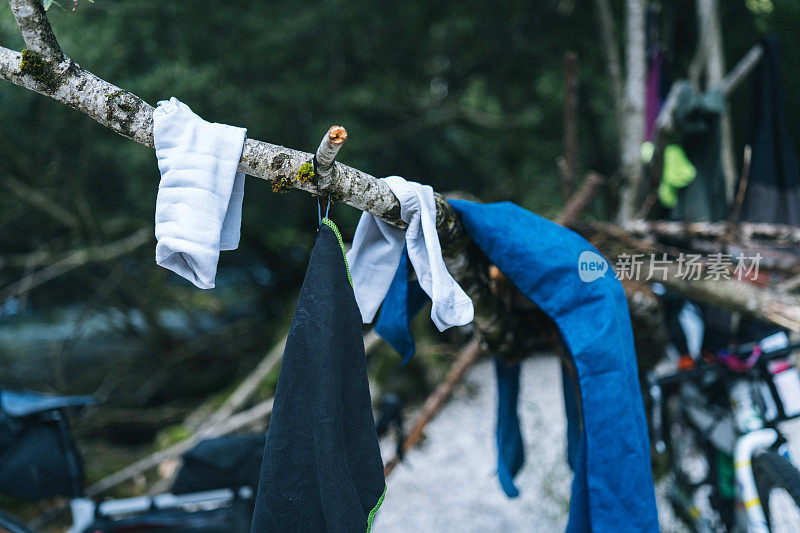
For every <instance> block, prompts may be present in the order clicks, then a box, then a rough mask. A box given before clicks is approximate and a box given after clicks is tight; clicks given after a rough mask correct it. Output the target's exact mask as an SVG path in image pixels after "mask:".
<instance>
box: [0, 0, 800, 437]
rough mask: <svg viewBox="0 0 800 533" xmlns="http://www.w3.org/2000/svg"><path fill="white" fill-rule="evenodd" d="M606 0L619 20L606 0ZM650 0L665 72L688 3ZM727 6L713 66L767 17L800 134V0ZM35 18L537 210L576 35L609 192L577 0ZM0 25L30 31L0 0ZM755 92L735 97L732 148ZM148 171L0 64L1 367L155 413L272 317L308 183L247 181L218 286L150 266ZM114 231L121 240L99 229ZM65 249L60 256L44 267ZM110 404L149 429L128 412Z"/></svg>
mask: <svg viewBox="0 0 800 533" xmlns="http://www.w3.org/2000/svg"><path fill="white" fill-rule="evenodd" d="M67 4H71V3H69V2H68V3H67ZM611 4H612V8H613V11H614V15H615V18H616V19H617V20H616V28H617V31H619V32H622V29H623V28H624V24H623V20H622V16H623V2H622V1H614V2H611ZM662 4H663V5H662V10H661V26H662V28H661V40H662V43H663V45H664V47H665V48H666V50H667V52H668V55H669V58H670V62H671V68H670V72H671V75H672V77H673V78H679V77H684V76H686V73H687V71H688V68H689V64H690V62H691V59H692V56H693V54H694V52H695V46H696V33H697V30H696V15H695V2H694V1H693V0H676V1H670V2H663V3H662ZM68 7H69V5H68ZM721 10H722V12H721V18H722V27H723V39H724V43H725V56H726V60H727V64H728V66H731V65H733V64H734V63H735V62H736V61H737V60H738V59H739V58H740V57H741V56H742V55H743V54H744V53H745V52H746V51H747V50H748V49H749V48H750V46H752V45H753V44H754V43H755V42H756V41H757V40H758V39H759V38H760V36H761V35H763V34H764V33H765V32H767V31H774V32H776V33H777V34H778V35H779V37H780V39H781V42H782V45H783V61H784V70H783V71H784V75H785V77H786V79H785V84H786V87H787V98H788V101H787V106H786V108H787V110H788V112H789V113H790V114H791V116H790V117H787V118H788V122H789V125H790V128H792V129H793V132H792V134H793V136H794V138H795V139H800V92H798V91H796V90H794V89H793V88H794V87H795V86H796V85H797V84H798V83H800V34H798V32H797V31H796V29H797V27H798V25H800V5H799V4H798V3H797V2H795V1H794V0H734V1H725V2H721ZM50 20H51V22H52V24H53V26H54V30H55V32H56V34H57V35H58V38H59V41H60V43H61V45H62V47H63V48H64V51H65V52H66V53H67V54H68V55H70V56H71V57H73V58H74V59H75V60H76V61H78V62H79V63H80V64H81V65H82V66H83V67H85V68H87V69H88V70H90V71H92V72H94V73H96V74H98V75H99V76H101V77H103V78H105V79H107V80H109V81H111V82H112V83H115V84H117V85H119V86H121V87H124V88H126V89H127V90H130V91H132V92H134V93H136V94H138V95H139V96H141V97H143V98H144V99H145V100H147V101H148V102H150V103H151V104H155V103H156V102H157V101H158V100H161V99H167V98H169V97H170V96H176V97H178V98H179V99H181V100H182V101H184V102H186V103H187V104H189V105H190V106H191V107H192V108H193V110H194V111H195V112H197V113H198V114H199V115H201V116H202V117H204V118H206V119H207V120H211V121H218V122H224V123H229V124H233V125H238V126H246V127H247V128H248V134H249V135H250V136H251V137H253V138H258V139H262V140H266V141H269V142H273V143H278V144H283V145H285V146H289V147H293V148H297V149H304V150H309V151H310V150H313V149H314V148H315V147H316V145H317V143H318V141H319V137H320V136H321V135H322V133H323V132H324V131H326V130H327V128H328V127H329V126H330V125H331V124H342V125H344V126H345V127H346V128H347V130H348V132H349V134H350V140H349V141H348V144H347V146H346V148H345V149H344V151H343V152H342V153H341V154H340V157H339V159H340V160H341V161H342V162H345V163H347V164H350V165H352V166H355V167H357V168H360V169H363V170H365V171H368V172H370V173H371V174H373V175H376V176H384V175H390V174H398V175H401V176H403V177H405V178H407V179H413V180H417V181H421V182H424V183H428V184H431V185H432V186H433V187H434V188H436V189H437V190H439V191H444V192H446V191H459V192H461V193H465V194H470V195H473V196H475V197H478V198H480V199H482V200H484V201H499V200H512V201H514V202H517V203H519V204H521V205H523V206H524V207H526V208H528V209H531V210H533V211H535V212H537V213H540V214H542V215H544V216H549V217H552V216H554V215H555V214H556V213H557V212H558V211H559V209H560V208H561V205H562V197H561V193H560V174H559V168H558V166H557V158H558V156H559V154H561V153H562V150H563V149H562V135H563V103H564V81H563V68H564V67H563V58H564V54H565V53H566V52H567V51H573V52H575V53H577V55H578V57H579V95H578V111H579V113H578V114H579V123H578V129H579V141H580V142H579V145H580V154H579V172H578V175H579V177H582V176H583V175H584V173H585V171H586V170H588V169H593V170H596V171H598V172H600V173H603V174H606V175H609V176H610V184H611V186H610V187H608V188H607V190H606V192H604V196H603V197H602V198H601V199H600V200H599V201H598V202H595V204H594V207H593V212H592V215H593V216H595V217H599V218H608V217H610V216H611V214H612V213H613V212H614V211H615V208H616V202H617V201H618V199H617V197H616V194H615V191H616V190H617V186H616V185H617V184H618V178H617V177H615V176H614V175H613V173H614V172H615V170H616V169H617V168H618V167H619V161H618V155H617V154H618V149H617V132H616V126H615V117H614V105H613V96H612V93H611V87H610V84H609V80H608V76H607V68H606V64H605V53H604V51H603V48H602V45H601V39H600V30H599V27H598V23H597V13H596V12H595V9H594V4H593V3H590V2H577V1H575V0H537V1H533V0H531V1H505V0H498V1H496V2H491V3H487V2H479V1H464V2H435V3H431V2H374V1H365V0H350V1H347V2H344V1H341V0H336V1H327V2H322V1H313V2H302V3H300V2H290V1H285V0H284V1H271V2H252V1H250V2H243V1H229V2H212V1H208V0H193V1H184V0H172V1H169V2H163V1H155V0H114V1H112V0H97V1H96V2H95V3H93V4H90V3H84V2H81V3H80V7H79V9H78V10H77V11H76V12H74V13H65V12H62V11H60V10H59V9H57V8H56V7H55V6H54V7H52V8H51V10H50ZM620 37H621V35H620ZM0 42H2V44H3V45H4V46H7V47H9V48H13V49H17V50H20V49H22V48H23V47H24V45H23V43H22V39H21V38H20V36H19V33H18V30H17V28H16V25H15V23H14V20H13V17H12V16H11V12H10V9H9V8H8V5H7V4H6V3H5V2H4V3H2V4H0ZM745 85H747V84H745ZM748 92H749V89H748V87H747V86H745V87H743V88H742V89H739V90H738V92H737V93H736V94H735V95H734V96H733V99H732V102H731V104H732V105H731V109H732V119H733V125H734V139H735V143H734V145H735V153H736V154H741V148H742V145H743V143H744V135H745V131H746V126H747V122H748V119H749V113H748V107H749V94H748ZM158 178H159V174H158V168H157V166H156V160H155V157H154V155H153V152H152V150H150V149H148V148H145V147H142V146H139V145H136V144H135V143H132V142H129V141H127V140H125V139H122V138H120V137H118V136H115V135H113V134H111V133H109V132H108V131H107V130H106V129H104V128H103V127H102V126H100V125H98V124H96V123H94V122H93V121H92V120H90V119H88V118H86V117H84V116H82V115H80V114H78V113H75V112H74V111H72V110H70V109H68V108H66V107H64V106H63V105H61V104H59V103H56V102H53V101H51V100H49V99H47V98H43V97H41V96H38V95H36V94H33V93H31V92H28V91H26V90H24V89H21V88H18V87H14V86H12V85H11V84H6V83H3V84H2V85H0V385H2V386H6V387H8V386H13V387H29V388H37V389H40V390H58V391H62V392H97V393H98V394H99V395H100V396H101V397H103V398H105V399H107V405H109V406H112V407H113V406H115V407H116V408H118V409H127V408H144V407H147V408H152V409H156V408H158V409H159V412H160V413H162V415H163V417H162V418H155V419H154V418H152V417H151V418H150V419H149V420H150V421H149V422H148V424H147V427H149V426H153V430H155V429H157V428H158V427H161V426H166V425H168V424H170V423H171V422H174V421H176V420H180V419H181V417H182V415H184V414H185V413H186V412H188V410H189V409H190V408H191V407H192V406H194V405H195V404H196V403H198V402H200V401H201V400H203V399H205V398H206V397H207V396H208V395H209V394H214V393H218V392H219V391H221V390H225V388H226V387H228V386H229V385H230V384H231V383H232V382H233V381H234V380H235V379H236V378H237V377H239V376H241V375H243V374H245V373H247V371H248V370H249V369H250V368H251V367H252V366H253V365H254V364H255V362H256V361H258V359H259V358H260V357H261V355H263V352H264V351H265V349H266V348H267V347H269V346H270V345H271V344H272V343H273V342H274V340H275V339H276V337H277V336H279V335H281V334H282V333H283V331H284V330H285V328H286V326H287V325H288V322H289V318H290V316H291V311H292V308H293V305H294V301H295V296H296V293H297V290H298V287H299V286H300V283H301V281H302V277H303V275H304V271H305V263H306V260H307V254H308V250H309V246H310V244H311V242H312V239H313V236H314V228H315V226H316V207H315V206H314V201H313V199H310V198H309V197H308V196H307V195H305V194H303V193H300V192H296V191H294V192H289V193H286V194H275V193H272V192H271V191H270V187H269V184H266V183H264V182H261V181H258V180H249V181H248V182H247V185H246V189H247V195H246V199H245V206H244V220H243V236H242V244H241V247H240V249H239V250H238V251H236V252H230V253H225V254H222V257H221V261H220V271H219V272H220V274H219V276H218V280H217V289H215V290H213V291H199V290H197V289H195V288H194V287H193V286H191V285H190V284H188V283H187V282H184V281H182V280H180V279H179V278H178V277H177V276H175V275H173V274H171V273H169V272H167V271H166V270H163V269H160V268H158V267H156V265H155V262H154V258H153V240H152V239H147V238H140V239H138V240H136V239H135V238H134V237H135V236H136V235H137V232H141V231H142V230H144V231H147V228H150V227H151V226H152V223H153V208H154V205H155V195H156V188H157V184H158ZM333 216H334V218H335V219H336V220H337V222H338V223H339V224H340V226H341V228H342V230H343V233H344V234H345V237H349V236H351V235H352V232H353V230H354V228H355V224H356V222H357V220H358V216H359V213H358V212H357V211H355V210H353V209H350V208H347V207H341V206H340V207H338V208H336V209H335V212H334V215H333ZM509 231H515V229H514V228H509ZM139 235H140V234H139ZM151 235H152V233H151ZM126 239H127V240H126ZM130 239H133V241H135V242H133V245H131V247H132V248H133V249H132V250H130V249H125V250H124V253H118V254H116V255H115V254H114V253H112V252H114V250H115V248H114V247H113V246H112V247H111V249H109V245H111V244H113V243H120V242H128V243H129V244H130V243H131V242H132V241H131V240H130ZM103 250H105V251H106V252H108V253H106V254H105V255H103V253H101V252H102V251H103ZM74 254H78V255H74ZM81 254H82V255H81ZM70 258H72V260H71V261H72V262H70ZM93 259H102V260H93ZM58 261H61V264H62V266H63V268H62V270H63V272H61V270H58V269H57V270H58V271H56V272H52V271H50V272H49V274H48V271H45V273H44V274H42V269H46V268H48V266H51V265H53V264H54V263H58ZM52 274H59V275H57V276H55V275H54V276H52V279H49V280H47V281H44V282H43V283H41V284H36V286H33V285H34V283H32V282H33V281H37V280H38V281H41V280H43V279H47V278H48V276H49V275H52ZM20 280H22V281H20ZM420 327H425V326H420ZM434 340H435V339H434ZM396 361H397V359H395V358H394V357H393V356H391V355H390V354H389V353H388V351H386V352H385V353H383V355H382V357H379V358H377V362H376V363H374V364H373V371H375V372H376V373H377V374H379V375H386V374H395V378H394V379H402V377H403V376H404V375H412V374H414V373H421V374H423V375H424V373H425V372H424V369H421V368H420V367H415V366H414V365H422V364H423V362H424V361H423V362H414V363H413V364H412V365H410V366H409V367H404V368H403V369H397V368H396V367H394V363H395V362H396ZM389 368H391V372H389V371H388V370H387V369H389ZM397 376H399V377H397ZM123 412H124V411H123ZM109 427H112V428H113V429H114V431H111V430H109V434H114V435H116V436H120V435H121V436H122V437H124V438H129V439H132V438H134V437H137V438H141V439H144V440H146V439H148V438H149V436H150V435H151V434H150V433H149V432H148V431H140V430H141V427H140V426H136V425H135V424H133V425H131V424H130V416H120V421H119V422H118V423H117V424H116V425H114V424H112V425H111V426H109ZM125 428H128V430H127V433H125V432H123V433H120V431H121V430H122V429H125ZM131 428H133V429H131ZM137 432H138V433H137ZM133 433H136V435H133Z"/></svg>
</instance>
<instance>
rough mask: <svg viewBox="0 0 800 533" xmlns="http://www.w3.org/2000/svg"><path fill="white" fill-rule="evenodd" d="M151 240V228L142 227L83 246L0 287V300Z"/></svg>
mask: <svg viewBox="0 0 800 533" xmlns="http://www.w3.org/2000/svg"><path fill="white" fill-rule="evenodd" d="M152 240H153V228H142V229H140V230H139V231H136V232H134V233H133V234H132V235H129V236H128V237H125V238H124V239H120V240H118V241H115V242H112V243H109V244H104V245H102V246H94V247H90V248H83V249H81V250H76V251H73V252H70V253H69V254H68V255H66V256H65V257H63V258H62V259H60V260H59V261H56V262H54V263H51V264H49V265H48V266H46V267H44V268H42V269H41V270H37V271H36V272H33V273H31V274H29V275H27V276H25V277H23V278H22V279H20V280H18V281H15V282H13V283H11V284H9V285H6V286H5V287H3V288H2V289H0V301H3V300H5V299H7V298H11V297H12V296H17V295H19V294H21V293H23V292H26V291H29V290H30V289H32V288H34V287H38V286H39V285H41V284H43V283H46V282H48V281H50V280H52V279H55V278H57V277H59V276H61V275H63V274H66V273H67V272H70V271H72V270H75V269H76V268H78V267H81V266H83V265H85V264H87V263H91V262H93V261H110V260H111V259H115V258H117V257H119V256H121V255H125V254H127V253H130V252H132V251H133V250H135V249H137V248H139V247H140V246H144V245H145V244H147V243H148V242H151V241H152Z"/></svg>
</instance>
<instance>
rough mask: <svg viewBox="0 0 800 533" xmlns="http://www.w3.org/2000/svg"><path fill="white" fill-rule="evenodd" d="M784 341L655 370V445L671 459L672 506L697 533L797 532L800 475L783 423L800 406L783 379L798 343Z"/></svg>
mask: <svg viewBox="0 0 800 533" xmlns="http://www.w3.org/2000/svg"><path fill="white" fill-rule="evenodd" d="M781 335H783V338H784V339H785V342H783V343H781V344H782V345H783V347H777V348H776V347H774V346H772V347H769V348H768V345H769V344H774V336H773V337H771V338H769V339H762V340H761V341H760V343H759V344H755V343H750V344H747V345H742V346H740V347H739V348H738V349H737V350H735V352H734V353H727V352H722V353H719V354H717V356H714V357H711V356H708V355H707V356H706V358H705V359H701V360H699V361H698V362H697V363H696V367H695V368H690V369H684V370H679V371H677V372H672V373H668V374H666V375H656V374H655V373H654V372H651V373H649V374H648V377H647V381H648V387H647V388H648V391H647V392H648V394H647V397H648V400H649V401H648V410H649V413H650V415H651V417H650V418H651V430H652V432H653V439H652V441H653V446H654V448H655V452H656V454H658V455H661V454H666V456H667V458H668V465H669V471H670V476H671V481H672V483H671V487H670V490H669V501H670V504H671V506H672V507H673V509H674V510H675V512H676V514H677V515H678V517H679V518H680V519H681V520H682V521H683V522H684V523H685V524H686V526H687V527H688V528H689V529H690V530H692V531H697V532H719V531H739V532H744V531H746V532H751V533H752V532H783V531H788V532H798V531H800V471H798V469H797V467H796V466H795V464H794V463H793V462H792V457H791V454H790V453H789V447H788V443H787V440H786V437H785V436H784V435H783V434H782V433H781V431H780V429H779V427H778V424H779V423H780V422H783V421H786V420H790V419H794V418H797V417H798V416H800V408H798V405H797V403H798V398H797V397H796V396H797V395H796V394H794V396H791V395H789V396H787V390H786V389H781V386H782V385H785V384H784V383H783V382H779V381H777V380H776V375H777V374H778V372H776V370H780V372H784V371H787V370H789V369H790V368H794V367H793V366H792V365H791V364H790V363H789V361H790V359H789V356H790V354H791V353H792V352H793V351H794V350H796V349H798V348H800V344H798V345H791V346H790V345H789V343H788V338H786V336H785V334H781ZM770 339H771V340H770ZM776 365H778V367H776ZM787 376H789V375H788V374H787ZM795 377H796V374H792V375H791V378H792V379H794V378H795ZM781 379H783V378H781ZM797 387H798V389H799V390H800V380H798V383H797ZM795 392H797V391H795Z"/></svg>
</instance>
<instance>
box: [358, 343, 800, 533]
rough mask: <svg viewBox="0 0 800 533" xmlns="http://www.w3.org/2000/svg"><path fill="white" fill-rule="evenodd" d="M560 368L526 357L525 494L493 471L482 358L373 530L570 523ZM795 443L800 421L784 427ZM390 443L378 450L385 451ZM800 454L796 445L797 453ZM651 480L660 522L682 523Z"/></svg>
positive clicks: (491, 394)
mask: <svg viewBox="0 0 800 533" xmlns="http://www.w3.org/2000/svg"><path fill="white" fill-rule="evenodd" d="M560 373H561V370H560V367H559V363H558V360H557V359H556V358H555V357H552V356H543V357H537V358H532V359H529V360H527V361H525V363H524V364H523V369H522V387H521V389H522V392H521V394H520V405H519V415H520V420H521V423H522V430H523V435H524V439H525V445H526V464H525V466H524V467H523V469H522V470H521V471H520V473H519V474H518V475H517V478H516V481H517V486H518V487H519V489H520V491H521V495H520V496H519V498H516V499H508V498H506V496H505V494H504V493H503V491H502V490H501V488H500V484H499V483H498V481H497V478H496V476H495V473H494V470H495V461H496V455H495V454H496V452H495V444H494V424H495V402H496V390H495V386H494V369H493V366H492V362H491V361H490V360H488V359H486V360H483V361H481V362H480V363H479V364H477V365H476V366H475V367H474V368H472V369H471V371H470V372H469V374H468V375H467V379H466V382H465V384H464V385H462V386H461V387H459V388H458V389H457V391H456V393H455V395H454V397H453V398H452V399H451V400H450V402H449V403H448V404H447V405H446V406H445V408H444V409H443V410H442V411H441V412H440V413H439V414H438V416H437V417H436V418H435V419H434V420H433V421H432V422H431V423H430V424H428V426H427V429H426V440H425V441H424V442H422V443H421V444H420V445H419V446H417V447H416V448H415V449H413V450H411V452H409V453H408V454H407V456H406V459H405V461H404V462H403V463H402V464H401V465H399V466H398V467H397V468H396V469H395V471H394V472H393V473H392V475H391V476H390V478H389V480H388V490H387V493H386V500H385V501H384V504H383V506H382V508H381V510H380V512H379V513H378V514H377V516H376V518H375V523H374V527H373V531H375V532H376V533H392V532H403V533H406V532H409V531H416V532H427V531H441V532H451V531H458V532H473V531H475V532H478V531H480V532H495V531H497V532H504V533H513V532H518V531H519V532H523V531H524V532H530V531H536V532H550V531H553V532H561V531H564V527H565V525H566V522H567V513H568V509H569V496H570V483H571V481H572V472H571V471H570V469H569V467H568V466H567V462H566V451H565V450H566V445H565V442H566V440H565V439H566V437H565V435H566V419H565V417H564V407H563V399H562V398H563V396H562V392H561V374H560ZM784 429H785V430H786V431H787V434H788V435H789V436H790V437H791V443H792V444H793V445H795V446H793V448H797V446H796V445H797V444H798V443H800V438H796V437H798V436H800V422H797V421H795V422H792V423H789V425H788V427H785V428H784ZM383 444H385V445H386V447H385V448H384V450H385V451H386V453H385V454H384V457H389V456H390V455H391V453H390V450H391V444H389V443H383ZM794 453H795V457H800V449H796V450H795V451H794ZM665 490H666V487H665V484H662V483H659V484H658V485H657V486H656V492H657V497H658V507H659V519H660V521H661V528H662V530H663V531H665V532H671V531H684V529H683V528H682V527H681V525H680V524H679V523H678V522H677V521H676V519H675V517H674V516H673V514H672V512H671V509H670V508H669V505H668V504H667V503H666V500H665V499H664V493H665Z"/></svg>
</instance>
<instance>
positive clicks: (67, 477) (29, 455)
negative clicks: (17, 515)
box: [0, 391, 94, 500]
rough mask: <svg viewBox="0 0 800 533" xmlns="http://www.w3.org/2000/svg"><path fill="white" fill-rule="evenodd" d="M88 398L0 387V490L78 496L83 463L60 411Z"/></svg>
mask: <svg viewBox="0 0 800 533" xmlns="http://www.w3.org/2000/svg"><path fill="white" fill-rule="evenodd" d="M93 402H94V400H93V398H92V397H90V396H72V397H64V396H50V395H44V394H38V393H34V392H15V391H0V494H4V495H7V496H12V497H15V498H22V499H28V500H39V499H43V498H50V497H53V496H66V497H78V496H80V495H81V492H82V487H83V465H82V462H81V458H80V454H78V451H77V449H76V448H75V444H74V442H73V441H72V436H71V434H70V431H69V427H68V425H67V420H66V418H65V416H66V415H65V412H64V410H65V409H67V408H70V407H82V406H84V405H87V404H89V403H93Z"/></svg>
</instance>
